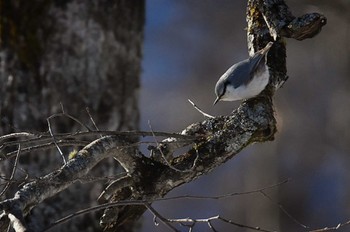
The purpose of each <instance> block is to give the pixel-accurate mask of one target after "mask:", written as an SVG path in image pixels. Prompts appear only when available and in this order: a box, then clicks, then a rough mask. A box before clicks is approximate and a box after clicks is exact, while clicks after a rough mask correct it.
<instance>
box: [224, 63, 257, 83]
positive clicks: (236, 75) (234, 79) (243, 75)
mask: <svg viewBox="0 0 350 232" xmlns="http://www.w3.org/2000/svg"><path fill="white" fill-rule="evenodd" d="M250 63H251V61H250V59H247V60H243V61H241V62H239V63H237V64H235V65H233V66H232V67H231V68H229V69H228V70H227V71H226V73H225V74H226V77H225V78H226V80H227V82H228V83H230V84H231V85H233V87H234V88H235V89H236V88H238V87H239V86H241V85H247V84H248V83H249V81H250V80H251V78H252V76H251V73H252V72H251V64H250ZM225 74H224V75H225Z"/></svg>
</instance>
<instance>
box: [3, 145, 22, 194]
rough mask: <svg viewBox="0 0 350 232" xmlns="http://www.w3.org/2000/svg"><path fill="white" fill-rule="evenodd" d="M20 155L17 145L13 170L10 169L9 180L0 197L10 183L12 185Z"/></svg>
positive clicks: (19, 148)
mask: <svg viewBox="0 0 350 232" xmlns="http://www.w3.org/2000/svg"><path fill="white" fill-rule="evenodd" d="M20 153H21V144H18V151H17V155H16V159H15V164H14V165H13V168H12V172H11V176H10V179H9V181H8V182H7V183H6V186H5V187H4V189H3V190H2V191H1V193H0V196H2V195H3V194H5V192H6V191H7V189H8V188H9V187H10V185H11V183H12V181H13V179H14V177H15V173H16V170H17V165H18V160H19V155H20Z"/></svg>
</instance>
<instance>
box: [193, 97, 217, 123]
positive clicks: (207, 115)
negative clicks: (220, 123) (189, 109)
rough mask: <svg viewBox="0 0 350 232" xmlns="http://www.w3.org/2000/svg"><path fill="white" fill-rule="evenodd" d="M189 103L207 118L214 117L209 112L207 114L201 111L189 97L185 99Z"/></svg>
mask: <svg viewBox="0 0 350 232" xmlns="http://www.w3.org/2000/svg"><path fill="white" fill-rule="evenodd" d="M187 100H188V101H189V102H190V103H191V104H192V106H193V107H194V108H195V109H196V110H197V111H198V112H199V113H201V114H203V116H204V117H207V118H214V116H212V115H210V114H207V113H205V112H204V111H202V110H201V109H200V108H199V107H198V106H197V105H196V104H194V103H193V101H191V100H190V99H187Z"/></svg>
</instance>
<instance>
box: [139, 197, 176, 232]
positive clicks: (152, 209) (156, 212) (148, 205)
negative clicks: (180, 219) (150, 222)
mask: <svg viewBox="0 0 350 232" xmlns="http://www.w3.org/2000/svg"><path fill="white" fill-rule="evenodd" d="M145 206H146V208H147V209H148V210H149V211H150V212H151V213H152V214H153V216H154V217H155V218H159V220H161V221H162V222H163V224H164V225H166V226H167V227H168V228H169V229H171V230H172V231H179V230H178V229H176V228H175V227H174V226H173V225H171V224H170V223H169V221H168V219H166V218H164V217H163V216H162V215H161V214H160V213H158V211H157V210H155V209H154V208H153V207H152V206H151V205H150V204H149V203H145Z"/></svg>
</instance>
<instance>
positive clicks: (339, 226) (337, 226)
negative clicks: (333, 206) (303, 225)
mask: <svg viewBox="0 0 350 232" xmlns="http://www.w3.org/2000/svg"><path fill="white" fill-rule="evenodd" d="M348 225H350V220H349V221H346V222H343V223H339V224H338V225H336V226H333V227H324V228H321V229H316V230H310V231H309V232H324V231H332V230H339V229H340V228H342V227H345V226H348Z"/></svg>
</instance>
